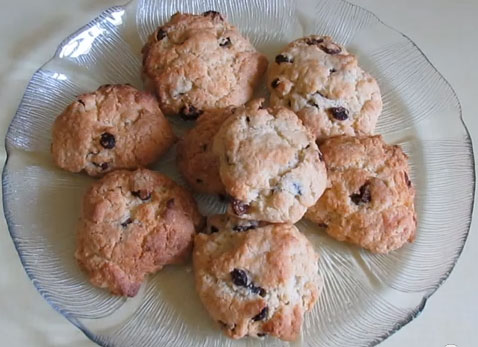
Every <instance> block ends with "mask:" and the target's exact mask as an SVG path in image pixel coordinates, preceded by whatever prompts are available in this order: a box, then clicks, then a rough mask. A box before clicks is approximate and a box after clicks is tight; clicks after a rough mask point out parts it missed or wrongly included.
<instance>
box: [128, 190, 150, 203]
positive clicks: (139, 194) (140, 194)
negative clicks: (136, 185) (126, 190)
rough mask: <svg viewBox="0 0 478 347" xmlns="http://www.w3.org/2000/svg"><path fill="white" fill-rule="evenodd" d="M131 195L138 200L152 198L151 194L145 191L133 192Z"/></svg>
mask: <svg viewBox="0 0 478 347" xmlns="http://www.w3.org/2000/svg"><path fill="white" fill-rule="evenodd" d="M131 194H133V195H134V196H136V197H137V198H140V199H141V200H143V201H144V200H148V199H150V198H151V193H150V192H148V191H147V190H144V189H141V190H137V191H134V192H131Z"/></svg>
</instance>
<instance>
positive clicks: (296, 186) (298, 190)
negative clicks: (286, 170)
mask: <svg viewBox="0 0 478 347" xmlns="http://www.w3.org/2000/svg"><path fill="white" fill-rule="evenodd" d="M292 185H293V186H294V189H295V193H296V194H297V195H302V187H301V185H300V184H299V183H295V182H294V183H293V184H292Z"/></svg>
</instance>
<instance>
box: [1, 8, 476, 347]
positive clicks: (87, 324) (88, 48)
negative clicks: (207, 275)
mask: <svg viewBox="0 0 478 347" xmlns="http://www.w3.org/2000/svg"><path fill="white" fill-rule="evenodd" d="M210 9H215V10H219V11H221V12H223V13H226V14H227V15H228V17H229V19H230V20H231V21H232V22H233V23H235V24H236V25H237V26H239V28H240V29H241V30H242V31H243V32H244V33H245V34H246V35H248V36H249V37H250V38H251V40H252V41H253V43H254V44H255V45H256V47H257V48H258V49H259V50H261V51H263V52H265V53H266V54H267V55H268V56H269V58H273V57H274V55H275V54H276V53H277V51H278V50H279V49H280V48H281V47H282V46H283V45H285V44H286V43H287V42H288V41H291V40H293V39H295V38H298V37H301V36H304V35H306V34H311V33H318V34H329V35H331V36H333V37H334V38H335V39H336V40H337V41H338V42H340V43H342V44H345V45H346V46H347V47H348V48H349V50H350V51H352V52H354V53H355V54H357V55H358V56H359V60H360V62H361V65H362V66H363V67H364V68H365V69H366V70H368V71H370V72H371V73H372V74H373V75H374V76H376V77H377V79H378V81H379V84H380V86H381V89H382V93H383V98H384V110H383V114H382V116H381V117H380V119H379V124H378V128H377V133H382V134H383V135H384V136H385V139H386V140H387V141H388V142H390V143H397V144H401V145H402V146H403V148H404V149H405V151H406V152H407V153H408V154H409V156H410V163H411V171H412V179H413V181H414V182H415V185H416V187H417V198H416V206H417V210H418V216H419V218H418V219H419V229H418V236H417V240H416V242H415V243H413V244H410V245H407V246H405V247H404V248H402V249H401V250H399V251H396V252H393V253H392V254H389V255H373V254H370V253H368V252H365V251H362V250H360V249H358V248H356V247H353V246H348V245H345V244H341V243H338V242H335V241H333V240H331V239H330V238H329V237H327V236H326V235H325V234H324V233H323V232H322V231H320V230H318V229H317V228H316V227H314V226H313V225H311V224H308V223H306V222H300V223H299V227H300V228H301V230H302V231H303V232H305V233H307V235H308V236H309V238H310V239H311V240H312V242H313V243H314V245H315V246H316V247H317V249H318V251H319V253H320V254H321V259H320V272H321V274H322V276H323V277H324V278H325V290H324V292H323V295H322V296H321V298H320V301H319V303H318V305H316V307H315V308H314V310H313V312H312V313H310V314H308V315H307V317H306V320H305V324H304V327H303V333H302V336H301V338H300V339H299V341H297V342H296V343H295V345H298V346H299V345H300V346H328V347H330V346H341V347H345V346H353V347H357V346H371V345H375V344H377V343H379V342H380V341H382V340H383V339H385V338H386V337H388V336H389V335H390V334H392V333H393V332H395V331H397V330H398V329H399V328H401V327H402V326H403V325H405V324H406V323H408V322H409V321H411V320H412V319H413V318H414V317H415V316H417V315H418V314H419V313H420V312H421V310H422V309H423V308H424V306H425V303H426V300H427V298H428V297H430V295H432V294H433V293H434V291H435V290H436V289H437V288H438V287H439V286H440V284H441V283H442V282H443V281H444V280H445V279H446V278H447V277H448V275H449V274H450V271H451V270H452V269H453V266H454V264H455V262H456V261H457V258H458V257H459V255H460V253H461V251H462V249H463V246H464V244H465V241H466V237H467V234H468V231H469V226H470V221H471V214H472V206H473V197H474V189H475V175H474V163H473V153H472V146H471V141H470V137H469V135H468V132H467V129H466V127H465V125H464V124H463V121H462V118H461V109H460V104H459V102H458V100H457V97H456V95H455V93H454V91H453V89H452V88H451V87H450V85H449V84H448V83H447V82H446V81H445V80H444V79H443V77H442V76H441V75H440V74H439V73H438V72H437V71H436V69H435V68H434V67H433V66H432V65H431V64H430V62H429V61H428V60H427V58H426V57H425V56H424V55H423V54H422V52H421V51H420V50H419V48H418V47H417V46H416V45H415V44H414V43H413V42H412V41H411V40H410V39H409V38H407V37H406V36H404V35H403V34H401V33H399V32H397V31H395V30H394V29H392V28H390V27H389V26H387V25H385V24H384V23H382V22H381V21H380V20H379V19H378V18H377V17H376V16H375V15H373V14H372V13H370V12H368V11H366V10H364V9H362V8H359V7H357V6H354V5H351V4H349V3H347V2H345V1H342V0H295V1H291V0H249V1H242V0H235V1H222V0H205V1H199V0H189V1H185V0H169V1H157V0H137V1H133V2H131V3H129V4H128V5H126V6H124V7H114V8H111V9H108V10H106V11H105V12H103V13H102V14H101V15H100V16H99V17H98V18H96V19H94V20H93V21H91V22H90V23H88V24H87V25H86V26H85V27H83V28H81V29H80V30H78V31H77V32H76V33H74V34H73V35H71V36H70V37H68V38H66V39H65V40H64V41H63V42H62V44H61V45H60V46H59V48H58V50H57V51H56V53H55V55H54V57H53V58H52V59H51V60H50V61H48V62H47V63H46V64H45V65H44V66H43V67H41V68H40V69H39V70H38V71H37V72H36V73H35V75H34V76H33V78H32V80H31V81H30V84H29V85H28V87H27V90H26V92H25V95H24V97H23V100H22V102H21V105H20V107H19V109H18V111H17V114H16V116H15V118H14V119H13V121H12V124H11V126H10V128H9V130H8V134H7V140H6V147H7V151H8V161H7V164H6V166H5V169H4V172H3V193H4V195H3V196H4V208H5V215H6V218H7V221H8V226H9V230H10V233H11V236H12V239H13V241H14V243H15V246H16V248H17V250H18V253H19V255H20V258H21V260H22V262H23V265H24V267H25V270H26V272H27V273H28V275H29V276H30V278H31V279H32V282H33V284H34V285H35V286H36V288H37V289H38V291H39V292H40V293H41V295H42V296H43V297H44V298H45V299H46V300H47V301H48V302H49V303H50V304H51V305H52V306H53V307H54V308H55V309H56V310H58V311H59V312H60V313H61V314H62V315H64V316H65V317H66V318H67V319H68V320H70V321H71V322H72V323H73V324H75V325H76V326H77V327H78V328H80V329H81V330H82V331H83V332H84V333H85V334H86V335H87V336H88V337H89V338H91V339H92V340H94V341H95V342H97V343H98V344H100V345H104V346H143V347H144V346H175V347H177V346H192V345H195V346H252V345H254V346H258V345H264V346H265V345H268V346H280V345H284V344H285V343H283V342H281V341H278V340H275V339H272V338H266V339H264V340H253V339H244V340H242V341H232V340H229V339H227V338H225V337H223V336H222V334H221V333H220V332H219V329H217V328H216V326H215V323H214V322H212V320H211V319H209V318H208V315H207V313H206V312H205V310H204V309H203V308H202V306H201V304H200V302H199V299H198V296H197V294H196V293H195V291H194V287H193V276H192V273H191V267H190V265H187V266H171V267H167V268H166V269H164V270H163V271H161V272H160V273H158V274H156V275H154V276H151V277H150V278H149V279H148V281H147V283H145V285H144V286H143V287H142V289H141V291H140V293H139V294H138V296H137V297H135V298H133V299H124V298H118V297H113V296H111V295H109V294H108V293H107V292H105V291H103V290H99V289H96V288H94V287H92V286H91V285H90V284H89V283H88V281H87V279H86V277H85V276H84V274H82V273H81V272H80V270H79V269H78V266H77V265H76V263H75V260H74V258H73V252H74V248H75V228H76V223H77V219H78V217H79V214H80V203H81V196H82V194H83V192H84V191H85V189H86V187H87V185H88V184H89V183H91V181H92V179H90V178H88V177H85V176H83V175H73V174H69V173H67V172H64V171H61V170H59V169H57V168H56V167H54V166H53V164H52V161H51V158H50V153H49V149H50V141H51V126H52V123H53V120H54V119H55V117H56V116H57V115H58V114H59V113H60V112H61V111H62V110H63V108H64V107H65V106H66V105H68V104H69V103H70V102H71V101H72V100H73V99H74V98H75V95H78V94H80V93H82V92H86V91H90V90H94V89H96V88H97V87H98V85H100V84H105V83H125V82H129V83H132V84H133V85H135V86H137V87H139V88H141V86H142V85H141V80H140V69H141V55H140V50H141V47H142V45H143V43H144V42H145V40H146V38H147V36H148V34H149V33H150V32H152V31H153V30H154V28H155V27H156V26H157V25H158V24H160V23H162V22H164V21H165V20H167V18H169V16H170V15H171V14H173V13H174V12H176V11H183V12H196V13H200V12H203V11H206V10H210ZM264 92H265V88H263V90H262V91H261V93H264ZM174 123H175V130H176V131H177V132H178V133H181V132H182V131H183V130H184V128H183V127H184V123H182V122H178V121H175V122H174ZM174 156H175V153H174V149H173V150H171V151H170V153H168V154H167V155H166V156H165V158H163V159H162V160H161V161H160V162H159V163H157V164H156V165H155V166H154V168H155V169H156V170H159V171H162V172H164V173H166V174H168V175H170V176H171V177H173V178H174V179H175V180H177V181H178V182H180V183H183V182H182V180H181V178H180V177H179V175H178V173H177V172H176V169H175V165H174ZM196 197H197V199H198V202H199V205H200V208H201V210H202V211H203V212H204V213H212V212H217V211H220V210H223V206H222V205H221V204H220V203H219V202H218V201H217V199H216V198H214V197H210V196H204V195H203V196H196Z"/></svg>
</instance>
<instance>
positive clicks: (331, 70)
mask: <svg viewBox="0 0 478 347" xmlns="http://www.w3.org/2000/svg"><path fill="white" fill-rule="evenodd" d="M329 72H330V73H331V74H333V73H334V72H337V70H335V69H333V68H332V69H330V71H329Z"/></svg>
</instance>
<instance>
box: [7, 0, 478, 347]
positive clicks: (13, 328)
mask: <svg viewBox="0 0 478 347" xmlns="http://www.w3.org/2000/svg"><path fill="white" fill-rule="evenodd" d="M158 1H160V0H158ZM224 1H227V0H224ZM352 2H354V3H356V4H358V5H361V6H363V7H365V8H368V9H370V10H372V11H373V12H375V13H376V14H377V15H378V16H379V17H380V18H381V19H382V20H383V21H384V22H386V23H388V24H390V25H392V26H393V27H395V28H397V29H398V30H400V31H402V32H404V33H405V34H407V35H408V36H410V37H411V38H412V39H413V40H414V41H415V42H416V43H417V44H418V46H419V47H421V48H422V49H423V51H424V52H425V54H426V55H427V56H428V58H430V60H431V61H432V63H433V64H434V65H435V66H436V67H437V68H438V70H439V71H440V72H441V73H442V74H443V75H444V76H445V78H447V79H448V80H449V82H450V83H451V84H452V86H453V87H454V88H455V90H456V92H457V94H458V97H459V99H460V101H461V103H462V106H463V116H464V119H465V122H466V124H467V125H468V127H469V129H470V131H471V134H472V137H473V140H474V141H475V142H476V136H477V135H478V69H477V68H476V62H478V1H476V0H454V1H451V0H401V1H396V0H353V1H352ZM118 3H121V0H16V1H6V0H3V1H2V2H1V11H0V29H1V30H0V33H1V34H0V35H1V39H0V52H1V53H0V80H1V82H2V84H1V85H2V88H1V91H0V105H1V111H0V135H1V137H2V143H3V138H4V136H5V132H6V129H7V126H8V124H9V123H10V120H11V118H12V117H13V115H14V113H15V110H16V108H17V106H18V103H19V102H20V99H21V96H22V94H23V91H24V89H25V87H26V85H27V83H28V80H29V79H30V77H31V75H32V74H33V73H34V71H35V70H36V69H37V68H38V67H39V66H40V65H42V64H43V63H44V62H45V61H47V60H48V59H49V58H50V56H51V55H52V54H53V52H54V51H55V49H56V46H57V44H58V43H59V42H60V41H61V40H62V39H63V38H64V37H66V36H67V35H68V34H70V33H72V32H73V31H75V30H76V29H77V28H79V27H80V26H82V25H83V24H86V23H87V22H88V21H89V20H90V19H92V18H94V17H95V16H96V15H97V14H98V13H99V12H100V11H101V10H102V9H104V8H107V7H110V6H113V5H116V4H118ZM2 147H3V146H2ZM0 160H1V162H2V165H3V162H4V160H5V151H4V149H3V148H1V150H0ZM451 179H452V178H451ZM476 226H477V224H476V221H475V222H474V223H473V224H472V229H471V232H470V237H469V239H468V242H467V245H466V247H465V250H464V252H463V254H462V256H461V258H460V260H459V261H458V264H457V266H456V268H455V270H454V271H453V273H452V274H451V276H450V277H449V279H448V281H447V282H446V283H445V284H444V285H443V286H442V287H441V288H440V289H439V290H438V292H437V293H436V294H435V295H433V296H432V297H431V299H430V300H429V302H428V304H427V307H426V308H425V311H424V312H423V313H422V314H421V315H420V316H419V317H418V318H417V319H415V320H414V321H413V322H412V323H410V324H409V325H407V326H406V327H404V328H403V329H401V330H400V331H399V332H398V333H396V334H395V335H393V336H392V337H391V338H389V339H388V340H386V341H385V342H384V343H383V344H382V345H381V346H384V347H399V346H400V347H402V346H410V347H415V346H417V347H418V346H420V347H421V346H437V347H444V346H446V345H447V344H455V345H456V346H458V347H475V346H478V271H477V270H476V269H477V266H476V261H477V260H478V235H477V234H476V232H477V230H476V229H477V228H476ZM0 345H1V346H10V347H15V346H22V347H24V346H41V347H43V346H45V347H47V346H69V347H79V346H93V345H94V344H93V343H92V342H90V341H89V340H88V339H87V338H86V337H85V336H84V335H83V334H82V333H81V332H80V331H79V330H77V329H76V328H75V327H73V326H72V325H71V324H70V323H69V322H68V321H67V320H66V319H64V318H63V317H62V316H61V315H60V314H59V313H57V312H55V311H54V310H53V309H52V308H51V307H50V306H49V305H48V304H47V303H46V302H45V301H44V300H43V299H42V298H41V297H40V295H39V294H38V293H37V292H36V290H35V289H34V287H33V285H32V284H31V282H30V281H29V279H28V278H27V276H26V274H25V272H24V271H23V268H22V266H21V264H20V261H19V259H18V256H17V253H16V251H15V249H14V247H13V244H12V241H11V239H10V236H9V234H8V231H7V228H6V224H5V221H4V219H1V220H0Z"/></svg>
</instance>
